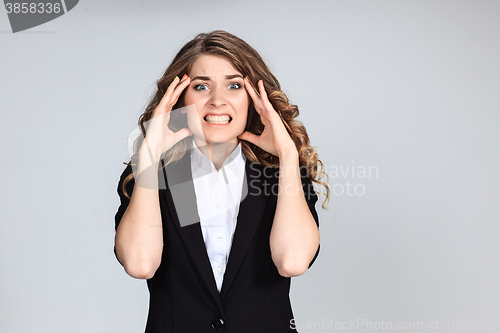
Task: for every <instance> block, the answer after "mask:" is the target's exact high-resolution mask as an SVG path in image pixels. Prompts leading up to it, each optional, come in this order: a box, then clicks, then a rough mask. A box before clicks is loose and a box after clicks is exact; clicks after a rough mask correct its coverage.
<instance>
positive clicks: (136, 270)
mask: <svg viewBox="0 0 500 333" xmlns="http://www.w3.org/2000/svg"><path fill="white" fill-rule="evenodd" d="M144 152H145V150H144V149H142V148H141V150H140V153H139V156H140V157H139V165H141V160H142V162H143V164H142V165H144V161H147V160H145V158H148V157H147V156H144V155H145V154H144ZM146 153H147V151H146ZM139 168H140V167H139ZM157 170H158V163H153V164H152V165H151V166H150V167H148V168H146V169H144V170H143V172H140V173H139V172H137V174H139V176H138V179H137V181H136V182H135V183H134V187H133V191H132V195H131V198H130V202H129V204H128V206H127V209H126V210H125V213H124V214H123V217H122V218H121V220H120V221H119V225H118V227H117V229H116V235H115V251H116V257H117V259H118V260H119V261H120V263H121V264H122V265H123V267H124V269H125V272H127V274H128V275H130V276H132V277H134V278H136V279H150V278H151V277H153V275H154V273H155V272H156V269H157V268H158V267H159V266H160V262H161V255H162V251H163V230H162V224H161V213H160V204H159V198H158V189H157V188H155V187H154V186H139V184H146V183H148V184H158V173H157Z"/></svg>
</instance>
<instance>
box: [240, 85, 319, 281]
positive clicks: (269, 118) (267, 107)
mask: <svg viewBox="0 0 500 333" xmlns="http://www.w3.org/2000/svg"><path fill="white" fill-rule="evenodd" d="M245 81H246V82H245V87H246V88H247V91H248V93H249V95H250V97H251V98H252V100H253V101H254V106H255V110H256V111H257V112H258V113H259V115H260V119H261V121H262V123H263V124H264V130H263V131H262V133H261V134H260V135H255V134H253V133H251V132H248V131H245V132H243V134H241V135H240V136H239V138H240V139H243V140H247V141H249V142H251V143H253V144H255V145H256V146H258V147H260V148H262V149H263V150H265V151H267V152H269V153H271V154H273V155H275V156H278V157H279V161H280V176H279V187H278V188H279V191H278V202H277V205H276V212H275V216H274V221H273V226H272V229H271V235H270V239H269V245H270V247H271V256H272V259H273V262H274V264H275V265H276V267H277V268H278V272H279V273H280V275H282V276H285V277H291V276H298V275H301V274H303V273H304V272H305V271H306V270H307V269H308V268H309V266H310V263H312V261H313V260H314V259H315V254H316V253H317V251H318V250H319V231H318V226H317V224H316V220H315V218H317V216H313V215H312V213H311V210H314V203H315V202H316V200H317V197H316V195H315V194H312V193H311V191H312V192H314V189H312V185H311V184H309V186H308V187H307V191H306V194H307V197H308V200H309V202H310V204H308V202H307V201H306V198H305V196H304V192H303V190H302V180H301V176H300V168H299V153H298V151H297V148H296V147H295V143H294V142H293V140H292V138H291V137H290V135H289V134H288V132H287V130H286V128H285V126H284V124H283V121H282V120H281V118H280V117H279V115H278V113H277V112H276V111H275V110H274V108H273V106H272V104H271V102H270V101H269V100H268V98H267V93H266V91H265V89H264V84H263V82H262V80H260V81H259V82H258V88H259V91H260V96H259V95H257V92H256V91H255V90H254V89H253V87H252V85H251V84H250V82H249V81H248V79H247V80H245Z"/></svg>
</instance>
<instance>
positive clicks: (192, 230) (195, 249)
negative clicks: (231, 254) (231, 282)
mask: <svg viewBox="0 0 500 333" xmlns="http://www.w3.org/2000/svg"><path fill="white" fill-rule="evenodd" d="M165 169H166V171H165ZM162 178H163V179H165V182H166V184H165V185H166V188H167V189H166V190H165V191H160V193H161V195H162V196H163V197H164V199H165V201H166V202H167V204H168V208H169V211H170V215H171V218H172V220H173V221H174V224H175V227H176V229H177V230H178V232H179V234H180V236H181V238H182V240H183V242H184V244H185V245H186V248H187V249H188V251H189V253H190V255H191V257H192V258H193V261H194V263H195V265H196V268H197V269H198V271H199V272H200V275H201V277H202V278H203V281H204V282H205V284H206V285H207V287H208V289H209V290H210V293H211V294H212V296H213V297H214V298H215V299H216V301H217V303H218V305H219V307H220V310H221V311H223V308H222V303H221V301H220V296H219V291H218V290H217V284H216V282H215V278H214V274H213V272H212V266H211V265H210V259H209V258H208V254H207V250H206V248H205V241H204V240H203V233H202V231H201V226H200V218H199V215H198V209H197V204H196V194H195V191H194V184H193V177H192V174H191V150H188V151H187V152H186V154H185V155H184V157H183V158H182V159H181V160H179V161H178V162H177V163H174V164H172V165H167V166H166V167H165V168H164V169H163V177H160V179H162ZM163 188H165V187H163ZM186 264H187V263H186Z"/></svg>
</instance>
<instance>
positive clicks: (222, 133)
mask: <svg viewBox="0 0 500 333" xmlns="http://www.w3.org/2000/svg"><path fill="white" fill-rule="evenodd" d="M188 75H189V77H190V78H191V83H190V84H189V86H188V87H187V88H186V92H185V94H184V103H185V104H186V105H194V106H195V107H196V111H197V112H196V114H195V113H189V112H188V126H189V129H190V130H191V132H192V133H193V136H194V139H195V141H198V142H203V141H205V142H207V143H211V142H214V143H215V142H232V143H234V144H237V143H238V138H237V136H238V135H240V134H241V133H243V131H244V130H245V126H246V123H247V113H248V106H249V104H250V97H249V95H248V93H247V91H246V89H245V85H244V82H243V80H244V77H243V75H242V74H241V73H240V72H239V71H238V70H237V69H236V68H235V67H234V66H233V64H232V63H231V62H229V60H227V58H225V57H223V56H216V55H202V56H200V57H199V58H198V59H196V61H195V62H194V63H193V65H192V67H191V70H190V72H189V73H188Z"/></svg>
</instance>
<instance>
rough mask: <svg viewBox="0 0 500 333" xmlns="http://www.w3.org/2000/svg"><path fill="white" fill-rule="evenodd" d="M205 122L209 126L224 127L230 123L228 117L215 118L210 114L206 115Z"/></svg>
mask: <svg viewBox="0 0 500 333" xmlns="http://www.w3.org/2000/svg"><path fill="white" fill-rule="evenodd" d="M205 121H206V122H207V123H210V124H218V125H225V124H229V122H230V121H231V117H229V116H228V115H221V116H216V115H212V114H207V115H206V116H205Z"/></svg>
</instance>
